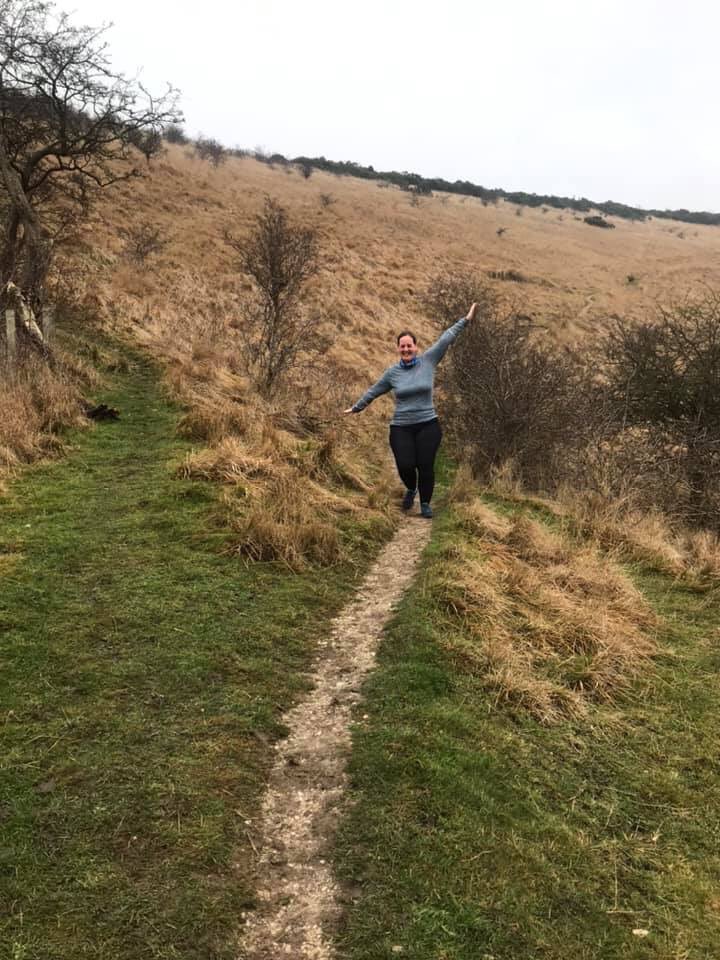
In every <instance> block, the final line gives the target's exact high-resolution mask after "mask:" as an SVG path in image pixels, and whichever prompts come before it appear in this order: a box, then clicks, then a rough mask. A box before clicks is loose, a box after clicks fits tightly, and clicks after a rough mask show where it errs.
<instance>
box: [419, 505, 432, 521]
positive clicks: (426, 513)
mask: <svg viewBox="0 0 720 960" xmlns="http://www.w3.org/2000/svg"><path fill="white" fill-rule="evenodd" d="M432 515H433V514H432V507H431V506H430V504H429V503H421V504H420V516H421V517H425V519H426V520H432Z"/></svg>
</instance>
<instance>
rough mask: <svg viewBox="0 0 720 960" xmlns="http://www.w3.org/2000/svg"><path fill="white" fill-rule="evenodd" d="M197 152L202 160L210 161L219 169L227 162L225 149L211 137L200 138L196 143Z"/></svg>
mask: <svg viewBox="0 0 720 960" xmlns="http://www.w3.org/2000/svg"><path fill="white" fill-rule="evenodd" d="M195 152H196V153H197V155H198V156H199V157H200V159H201V160H209V161H210V163H211V164H212V165H213V166H214V167H219V166H220V164H221V163H225V161H226V160H227V150H226V149H225V147H224V146H223V145H222V144H221V143H220V142H219V141H217V140H213V139H212V138H211V137H198V139H197V140H196V141H195Z"/></svg>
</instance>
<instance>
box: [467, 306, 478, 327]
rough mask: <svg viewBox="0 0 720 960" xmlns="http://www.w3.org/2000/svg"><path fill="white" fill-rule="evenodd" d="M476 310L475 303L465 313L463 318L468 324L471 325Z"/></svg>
mask: <svg viewBox="0 0 720 960" xmlns="http://www.w3.org/2000/svg"><path fill="white" fill-rule="evenodd" d="M476 310H477V303H473V304H472V306H471V307H470V309H469V310H468V312H467V316H466V317H465V319H466V320H467V322H468V323H472V321H473V318H474V316H475V311H476Z"/></svg>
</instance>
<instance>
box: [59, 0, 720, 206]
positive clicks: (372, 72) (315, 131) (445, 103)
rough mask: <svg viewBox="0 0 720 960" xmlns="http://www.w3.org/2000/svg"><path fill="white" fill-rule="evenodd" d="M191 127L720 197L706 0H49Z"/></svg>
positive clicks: (528, 184) (558, 188)
mask: <svg viewBox="0 0 720 960" xmlns="http://www.w3.org/2000/svg"><path fill="white" fill-rule="evenodd" d="M57 5H58V7H59V8H60V9H65V10H68V11H71V12H74V19H75V21H76V22H78V23H80V22H82V23H89V24H91V25H97V24H100V23H102V22H108V21H112V22H113V24H114V26H113V28H112V29H111V30H110V31H109V33H108V34H107V40H108V42H109V46H110V51H111V54H112V57H113V62H114V64H115V66H116V67H117V68H118V69H119V70H122V71H123V72H126V73H135V72H136V71H137V69H138V68H142V78H143V80H144V82H145V83H147V84H148V85H150V86H151V87H153V89H156V88H158V87H160V86H162V84H163V82H164V81H166V80H167V81H170V82H172V83H173V84H174V85H175V86H177V87H179V88H180V90H181V92H182V106H183V110H184V113H185V118H186V120H185V128H186V130H187V132H188V133H189V134H190V135H191V136H195V135H197V134H198V133H203V134H205V135H206V136H211V137H215V138H217V139H218V140H220V141H222V142H223V143H224V144H225V145H226V146H236V145H238V146H243V147H248V148H253V147H255V146H262V147H264V148H266V149H268V150H270V151H277V152H279V153H283V154H285V155H287V156H298V155H300V154H305V155H309V156H320V155H324V156H326V157H328V158H329V159H333V160H355V161H357V162H358V163H362V164H372V165H373V166H374V167H375V169H376V170H391V169H392V170H410V171H413V172H416V173H420V174H423V175H424V176H441V177H445V178H446V179H447V180H455V179H462V180H471V181H473V182H474V183H478V184H482V185H483V186H486V187H503V188H505V189H507V190H527V191H529V192H536V193H554V194H562V195H566V196H587V197H589V198H591V199H593V200H596V201H602V200H618V201H621V202H625V203H630V204H635V205H638V206H643V207H658V208H661V209H664V208H666V207H671V208H678V207H688V208H691V209H704V210H713V211H720V124H718V122H717V110H718V92H719V90H718V87H719V86H720V84H719V79H720V70H718V49H717V44H718V36H719V34H720V4H718V3H717V2H715V0H684V3H681V2H680V0H494V2H492V3H490V2H487V0H485V2H483V0H474V2H473V0H467V2H460V0H435V2H433V3H430V2H427V0H413V2H410V0H384V2H381V0H363V2H354V3H343V2H342V0H234V2H226V3H223V2H221V0H204V2H200V0H173V2H170V0H68V2H67V3H65V2H64V0H58V4H57Z"/></svg>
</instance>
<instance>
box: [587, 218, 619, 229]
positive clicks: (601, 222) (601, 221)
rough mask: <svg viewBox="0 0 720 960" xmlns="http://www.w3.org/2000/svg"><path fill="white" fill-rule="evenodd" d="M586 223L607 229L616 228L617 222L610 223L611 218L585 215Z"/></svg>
mask: <svg viewBox="0 0 720 960" xmlns="http://www.w3.org/2000/svg"><path fill="white" fill-rule="evenodd" d="M583 219H584V221H585V223H587V224H589V226H591V227H603V228H604V229H605V230H614V229H615V224H614V223H610V221H609V220H606V219H605V217H597V216H593V217H584V218H583Z"/></svg>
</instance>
